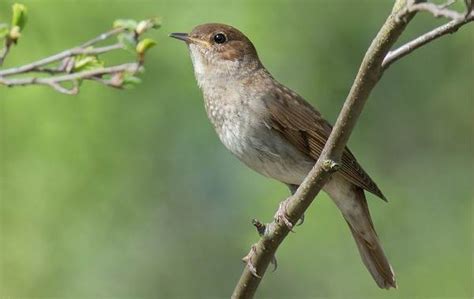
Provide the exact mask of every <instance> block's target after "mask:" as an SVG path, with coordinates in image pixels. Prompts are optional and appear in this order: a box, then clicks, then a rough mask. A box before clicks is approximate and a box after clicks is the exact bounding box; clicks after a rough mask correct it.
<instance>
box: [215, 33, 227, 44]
mask: <svg viewBox="0 0 474 299" xmlns="http://www.w3.org/2000/svg"><path fill="white" fill-rule="evenodd" d="M214 41H215V42H216V43H218V44H223V43H225V42H226V41H227V37H226V36H225V35H224V34H223V33H217V34H216V35H214Z"/></svg>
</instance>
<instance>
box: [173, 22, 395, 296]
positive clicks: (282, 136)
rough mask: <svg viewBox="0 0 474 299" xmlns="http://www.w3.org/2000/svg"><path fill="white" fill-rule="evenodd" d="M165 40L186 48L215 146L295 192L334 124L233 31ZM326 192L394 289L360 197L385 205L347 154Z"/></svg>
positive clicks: (377, 273) (381, 280)
mask: <svg viewBox="0 0 474 299" xmlns="http://www.w3.org/2000/svg"><path fill="white" fill-rule="evenodd" d="M170 37H172V38H176V39H178V40H181V41H184V42H185V44H186V45H187V47H188V49H189V53H190V56H191V61H192V65H193V69H194V75H195V78H196V81H197V84H198V86H199V87H200V89H201V91H202V94H203V98H204V106H205V110H206V113H207V116H208V118H209V120H210V121H211V123H212V125H213V127H214V128H215V131H216V132H217V135H218V136H219V139H220V141H221V142H222V143H223V144H224V146H225V147H226V148H227V149H228V150H229V151H230V152H231V153H233V154H234V155H235V156H236V157H237V158H238V159H239V160H240V161H242V162H243V163H244V164H245V165H247V166H248V167H249V168H251V169H253V170H254V171H256V172H258V173H260V174H262V175H264V176H267V177H270V178H272V179H275V180H277V181H280V182H282V183H284V184H286V185H287V186H288V187H289V189H290V191H291V193H294V192H295V191H296V189H297V188H298V186H299V185H300V184H301V183H302V182H303V180H304V178H305V177H306V175H307V174H308V173H309V171H310V170H311V169H312V168H313V166H314V164H315V162H316V161H317V159H318V158H319V156H320V155H321V151H322V149H323V147H324V145H325V143H326V141H327V139H328V137H329V135H330V134H331V131H332V126H331V124H330V123H329V122H328V121H326V120H325V119H324V118H323V116H322V115H321V113H320V112H319V111H318V110H316V109H315V108H314V107H313V106H312V105H311V104H310V103H309V102H307V101H306V100H305V99H303V97H301V96H300V95H298V94H297V93H296V92H294V91H293V90H291V89H289V88H288V87H286V86H284V85H283V84H281V83H280V82H278V81H277V80H276V79H275V78H274V77H273V76H272V75H271V74H270V72H269V71H268V70H267V69H266V68H265V67H264V65H263V64H262V62H261V60H260V58H259V56H258V54H257V50H256V48H255V46H254V45H253V43H252V42H251V41H250V39H249V38H248V37H247V36H245V34H243V33H242V32H241V31H239V30H238V29H237V28H235V27H232V26H230V25H226V24H219V23H207V24H202V25H198V26H196V27H195V28H194V29H192V31H191V32H190V33H171V34H170ZM323 191H324V192H326V193H327V194H328V195H329V197H330V198H331V199H332V200H333V201H334V203H335V204H336V206H337V207H338V209H339V210H340V212H341V213H342V216H343V217H344V219H345V221H346V222H347V224H348V225H349V229H350V231H351V233H352V236H353V237H354V240H355V242H356V245H357V248H358V251H359V253H360V256H361V258H362V261H363V263H364V264H365V266H366V267H367V269H368V271H369V272H370V274H371V275H372V277H373V279H374V280H375V282H376V284H377V285H378V286H379V287H380V288H383V289H390V288H396V287H397V283H396V280H395V274H394V271H393V269H392V266H391V265H390V263H389V261H388V259H387V257H386V255H385V253H384V250H383V248H382V245H381V243H380V240H379V238H378V235H377V233H376V231H375V228H374V224H373V222H372V219H371V216H370V213H369V208H368V204H367V200H366V197H365V193H364V192H365V191H367V192H370V193H372V194H374V195H376V196H377V197H379V198H381V199H383V200H385V201H386V198H385V196H384V195H383V193H382V192H381V191H380V189H379V188H378V186H377V185H376V184H375V182H374V181H373V180H372V179H371V178H370V177H369V175H368V174H367V173H366V172H365V171H364V170H363V168H362V167H361V166H360V164H359V163H358V162H357V160H356V158H355V156H354V155H353V154H352V152H351V151H350V150H349V149H348V148H347V147H346V148H345V150H344V152H343V155H342V159H341V167H340V170H339V171H338V172H336V173H335V174H333V175H332V177H331V178H330V180H329V181H328V182H327V183H326V184H325V186H324V187H323Z"/></svg>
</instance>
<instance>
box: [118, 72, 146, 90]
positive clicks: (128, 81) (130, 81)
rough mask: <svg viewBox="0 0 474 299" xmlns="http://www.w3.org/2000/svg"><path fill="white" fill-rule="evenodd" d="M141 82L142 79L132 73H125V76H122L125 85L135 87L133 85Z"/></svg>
mask: <svg viewBox="0 0 474 299" xmlns="http://www.w3.org/2000/svg"><path fill="white" fill-rule="evenodd" d="M140 83H142V79H140V78H138V77H136V76H134V75H133V74H130V73H125V74H123V78H122V86H123V87H125V88H133V87H135V86H137V85H138V84H140Z"/></svg>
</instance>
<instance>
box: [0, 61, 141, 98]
mask: <svg viewBox="0 0 474 299" xmlns="http://www.w3.org/2000/svg"><path fill="white" fill-rule="evenodd" d="M140 67H141V66H140V64H139V63H136V62H134V63H126V64H122V65H118V66H112V67H106V68H99V69H93V70H89V71H82V72H78V73H72V74H67V75H61V76H53V77H45V78H44V77H31V78H18V79H8V78H2V77H0V85H5V86H7V87H13V86H26V85H35V84H38V85H48V86H51V87H53V88H54V89H55V90H57V91H59V92H61V93H65V94H75V93H72V92H71V91H70V90H66V89H64V88H62V86H61V85H60V84H61V83H64V82H77V81H78V80H94V81H100V82H102V83H105V82H106V81H105V80H103V79H101V77H102V76H105V75H115V74H117V73H123V72H127V73H132V74H135V73H137V72H139V71H140ZM99 79H101V80H99ZM106 85H109V86H113V87H118V86H117V84H113V82H112V81H108V82H107V84H106ZM76 93H77V92H76Z"/></svg>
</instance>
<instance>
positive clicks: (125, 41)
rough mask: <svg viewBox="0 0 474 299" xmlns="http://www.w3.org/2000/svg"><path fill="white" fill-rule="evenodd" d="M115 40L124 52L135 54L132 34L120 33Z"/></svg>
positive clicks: (134, 41) (134, 42) (135, 43)
mask: <svg viewBox="0 0 474 299" xmlns="http://www.w3.org/2000/svg"><path fill="white" fill-rule="evenodd" d="M117 39H118V41H119V42H120V43H121V44H122V46H123V48H124V49H125V50H127V51H130V52H132V53H135V48H136V45H137V42H136V40H135V35H134V33H131V32H129V33H121V34H119V35H118V36H117Z"/></svg>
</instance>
